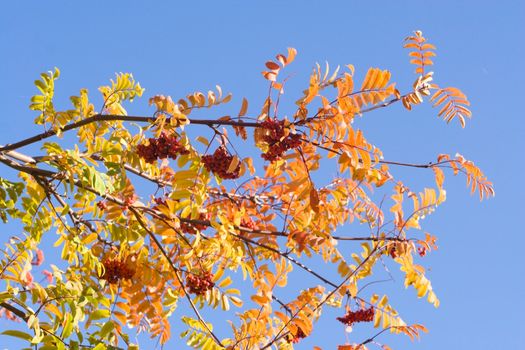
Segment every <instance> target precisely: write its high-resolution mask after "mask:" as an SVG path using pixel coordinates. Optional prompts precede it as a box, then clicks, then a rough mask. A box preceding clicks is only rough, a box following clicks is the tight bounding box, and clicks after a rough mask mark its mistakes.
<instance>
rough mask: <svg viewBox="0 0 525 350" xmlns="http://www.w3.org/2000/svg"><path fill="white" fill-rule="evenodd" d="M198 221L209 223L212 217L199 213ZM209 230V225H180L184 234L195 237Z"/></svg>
mask: <svg viewBox="0 0 525 350" xmlns="http://www.w3.org/2000/svg"><path fill="white" fill-rule="evenodd" d="M197 220H201V221H207V220H210V215H209V214H208V213H199V218H198V219H197ZM206 228H208V225H205V224H198V223H193V222H182V221H181V223H180V229H181V230H182V232H185V233H189V234H190V235H194V234H196V233H197V231H204V230H206Z"/></svg>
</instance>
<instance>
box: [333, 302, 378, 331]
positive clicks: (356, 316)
mask: <svg viewBox="0 0 525 350" xmlns="http://www.w3.org/2000/svg"><path fill="white" fill-rule="evenodd" d="M337 320H338V321H339V322H342V323H344V324H345V325H347V326H351V325H352V324H354V323H356V322H372V321H373V320H374V307H373V306H371V307H369V308H368V309H361V310H357V311H350V310H349V311H348V312H347V313H346V315H344V316H343V317H337Z"/></svg>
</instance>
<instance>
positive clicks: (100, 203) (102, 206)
mask: <svg viewBox="0 0 525 350" xmlns="http://www.w3.org/2000/svg"><path fill="white" fill-rule="evenodd" d="M97 207H98V209H100V210H102V211H104V210H106V209H107V208H108V205H107V204H106V202H104V201H98V202H97Z"/></svg>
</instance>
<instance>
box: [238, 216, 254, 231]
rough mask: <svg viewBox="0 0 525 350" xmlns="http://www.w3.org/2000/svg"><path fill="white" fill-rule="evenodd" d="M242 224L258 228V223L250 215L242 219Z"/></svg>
mask: <svg viewBox="0 0 525 350" xmlns="http://www.w3.org/2000/svg"><path fill="white" fill-rule="evenodd" d="M241 226H242V227H245V228H249V229H250V230H257V225H256V224H255V222H254V221H253V220H252V218H251V217H249V216H248V217H245V218H242V219H241Z"/></svg>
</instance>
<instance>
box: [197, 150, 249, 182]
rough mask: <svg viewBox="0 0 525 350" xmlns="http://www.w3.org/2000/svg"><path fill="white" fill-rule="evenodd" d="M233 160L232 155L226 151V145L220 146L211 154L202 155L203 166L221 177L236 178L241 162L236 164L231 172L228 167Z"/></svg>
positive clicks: (238, 174)
mask: <svg viewBox="0 0 525 350" xmlns="http://www.w3.org/2000/svg"><path fill="white" fill-rule="evenodd" d="M232 160H233V156H232V155H230V154H229V153H228V151H227V150H226V147H224V146H221V147H219V148H217V149H216V150H215V152H213V154H212V155H205V156H202V163H203V164H204V167H205V168H206V169H207V170H208V171H210V172H213V173H214V174H215V175H217V176H219V177H220V178H222V179H237V178H239V176H240V171H241V163H239V164H237V166H236V167H235V169H234V170H233V171H232V172H229V171H228V169H229V167H230V164H231V162H232Z"/></svg>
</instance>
